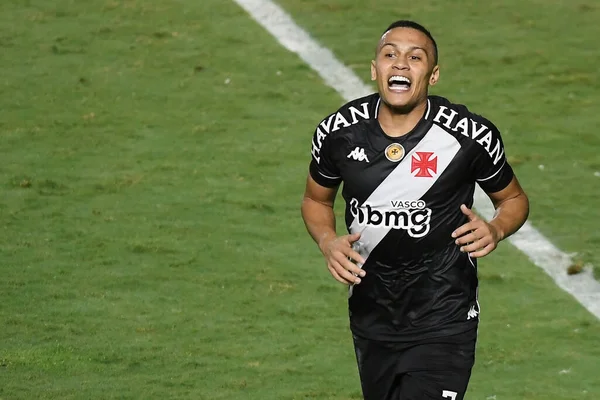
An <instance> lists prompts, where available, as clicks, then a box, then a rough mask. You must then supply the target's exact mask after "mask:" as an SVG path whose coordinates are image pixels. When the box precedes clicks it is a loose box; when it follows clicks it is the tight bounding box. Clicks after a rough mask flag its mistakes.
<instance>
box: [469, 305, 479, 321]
mask: <svg viewBox="0 0 600 400" xmlns="http://www.w3.org/2000/svg"><path fill="white" fill-rule="evenodd" d="M477 316H479V311H477V310H476V309H475V306H474V305H473V306H471V308H469V312H467V321H468V320H470V319H473V318H477Z"/></svg>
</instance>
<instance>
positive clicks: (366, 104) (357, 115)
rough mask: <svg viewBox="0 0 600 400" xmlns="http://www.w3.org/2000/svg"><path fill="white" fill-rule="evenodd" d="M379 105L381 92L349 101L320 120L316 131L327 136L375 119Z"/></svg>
mask: <svg viewBox="0 0 600 400" xmlns="http://www.w3.org/2000/svg"><path fill="white" fill-rule="evenodd" d="M378 107H379V94H377V93H373V94H370V95H368V96H364V97H361V98H358V99H354V100H352V101H349V102H348V103H346V104H344V105H343V106H341V107H340V108H339V109H337V110H336V111H335V112H334V113H331V114H329V115H328V116H326V117H325V118H324V119H323V120H322V121H321V122H319V124H318V125H317V127H316V132H319V133H320V134H321V135H324V136H325V135H329V134H332V133H334V132H338V131H343V130H344V129H345V128H349V127H351V126H353V125H356V124H358V123H359V122H361V121H365V120H369V119H373V118H375V117H376V116H377V109H378Z"/></svg>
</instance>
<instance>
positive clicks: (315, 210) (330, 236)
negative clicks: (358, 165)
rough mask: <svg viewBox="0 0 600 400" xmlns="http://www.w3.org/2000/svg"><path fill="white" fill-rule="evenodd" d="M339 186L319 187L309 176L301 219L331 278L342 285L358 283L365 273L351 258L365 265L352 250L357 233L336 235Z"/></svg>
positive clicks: (357, 237)
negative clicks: (323, 259)
mask: <svg viewBox="0 0 600 400" xmlns="http://www.w3.org/2000/svg"><path fill="white" fill-rule="evenodd" d="M338 187H339V186H335V187H331V188H330V187H325V186H321V185H319V184H318V183H317V182H315V180H314V179H313V178H312V177H311V176H310V174H309V176H308V178H307V180H306V189H305V192H304V198H303V199H302V218H303V219H304V224H305V225H306V229H307V230H308V233H309V234H310V236H311V237H312V238H313V240H314V241H315V242H316V243H317V245H318V246H319V249H320V250H321V253H323V256H324V257H325V260H326V262H327V268H328V269H329V272H330V273H331V275H332V276H333V277H334V278H335V279H336V280H337V281H338V282H341V283H343V284H346V285H350V284H358V283H360V278H359V276H360V277H363V276H365V271H364V270H362V269H361V268H359V267H358V266H357V265H356V264H355V263H354V262H352V261H351V260H350V259H352V260H354V261H355V262H358V263H361V264H362V263H364V262H365V261H364V259H363V258H362V257H361V256H360V254H358V253H357V252H356V251H354V250H353V249H352V243H354V242H355V241H357V240H358V239H359V238H360V233H354V234H352V235H344V236H340V237H338V236H337V234H336V231H335V214H334V211H333V205H334V202H335V196H336V194H337V190H338ZM357 275H358V276H357Z"/></svg>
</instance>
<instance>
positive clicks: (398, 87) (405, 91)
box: [371, 28, 439, 112]
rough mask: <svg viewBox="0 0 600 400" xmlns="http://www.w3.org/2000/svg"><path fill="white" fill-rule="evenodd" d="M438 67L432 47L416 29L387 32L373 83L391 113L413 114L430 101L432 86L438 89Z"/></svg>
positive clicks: (379, 49)
mask: <svg viewBox="0 0 600 400" xmlns="http://www.w3.org/2000/svg"><path fill="white" fill-rule="evenodd" d="M438 77H439V67H438V66H437V65H435V57H434V48H433V43H431V41H430V40H429V38H428V37H427V36H426V35H425V34H424V33H422V32H421V31H418V30H416V29H412V28H394V29H392V30H390V31H388V32H386V33H385V34H384V35H383V36H382V38H381V40H380V41H379V45H378V46H377V55H376V58H375V60H373V61H372V63H371V79H372V80H374V81H377V87H378V89H379V94H380V95H381V98H382V100H383V101H384V103H385V104H387V105H388V106H390V107H391V108H392V109H396V110H400V111H405V112H407V111H410V110H412V109H413V108H414V107H416V106H417V105H419V104H420V103H422V102H425V101H426V100H427V92H428V88H429V85H435V84H436V82H437V80H438Z"/></svg>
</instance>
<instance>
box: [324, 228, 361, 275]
mask: <svg viewBox="0 0 600 400" xmlns="http://www.w3.org/2000/svg"><path fill="white" fill-rule="evenodd" d="M358 239H360V233H353V234H351V235H345V236H339V237H336V236H334V237H332V238H325V239H323V240H321V242H320V243H319V247H320V248H321V252H322V253H323V255H324V256H325V260H326V261H327V268H328V269H329V272H330V273H331V275H332V276H333V277H334V278H335V279H336V280H337V281H338V282H341V283H343V284H344V285H352V284H355V285H357V284H359V283H360V278H359V277H364V276H365V275H366V272H365V271H364V270H362V269H361V268H360V267H358V266H357V265H356V264H355V263H359V264H364V262H365V260H364V259H363V258H362V257H361V255H360V254H358V253H357V252H356V251H354V250H353V249H352V243H354V242H356V241H357V240H358ZM353 261H354V262H353Z"/></svg>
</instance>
